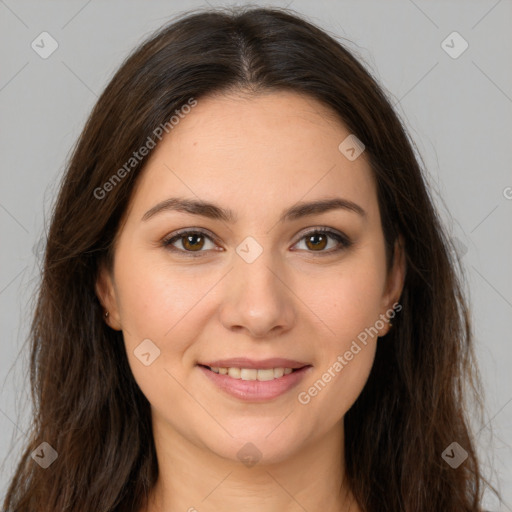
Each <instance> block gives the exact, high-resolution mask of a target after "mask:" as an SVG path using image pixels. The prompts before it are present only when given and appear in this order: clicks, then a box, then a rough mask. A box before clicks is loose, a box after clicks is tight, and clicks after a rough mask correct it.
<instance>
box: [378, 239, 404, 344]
mask: <svg viewBox="0 0 512 512" xmlns="http://www.w3.org/2000/svg"><path fill="white" fill-rule="evenodd" d="M406 272H407V268H406V263H405V242H404V238H403V236H402V235H401V234H400V235H398V237H397V239H396V241H395V245H394V248H393V264H392V265H391V269H390V271H389V273H388V277H387V281H386V288H385V292H384V295H383V296H382V309H381V314H383V315H385V314H386V311H389V310H392V309H393V304H395V303H397V302H398V300H399V298H400V296H401V295H402V290H403V287H404V282H405V274H406ZM387 331H389V324H388V326H387V327H386V328H385V331H384V332H383V333H382V334H381V336H383V335H384V334H387Z"/></svg>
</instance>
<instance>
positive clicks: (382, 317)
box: [96, 92, 404, 462]
mask: <svg viewBox="0 0 512 512" xmlns="http://www.w3.org/2000/svg"><path fill="white" fill-rule="evenodd" d="M349 135H350V132H349V131H347V129H346V128H345V127H344V126H343V124H342V123H341V122H339V121H337V120H335V119H334V118H333V116H332V113H331V112H330V111H328V110H326V108H325V107H324V106H322V104H320V103H318V102H317V101H316V100H314V99H312V98H309V97H305V96H301V95H298V94H294V93H290V92H272V93H267V94H262V95H257V96H241V95H240V96H239V95H229V96H217V97H208V98H200V99H199V100H198V102H197V105H196V106H195V107H194V108H193V109H192V110H191V111H190V113H188V114H187V115H186V116H183V117H182V118H181V119H180V121H179V123H178V124H177V125H175V126H174V128H173V129H172V130H171V131H170V133H169V135H167V136H166V137H165V138H163V139H162V141H161V142H160V143H159V144H158V145H157V146H156V148H155V149H153V150H152V153H151V155H150V158H149V160H148V162H147V164H146V167H145V168H144V171H143V172H142V174H141V176H140V177H139V181H138V183H137V187H136V189H135V190H134V193H133V196H132V199H131V202H130V206H129V208H128V210H127V212H126V216H125V222H124V223H123V225H122V227H121V230H120V232H119V233H118V237H117V239H116V245H115V257H114V266H113V271H112V274H109V273H108V272H107V271H106V270H102V272H101V274H100V275H99V278H98V281H97V287H96V290H97V294H98V297H99V298H100V300H101V302H102V304H103V305H104V306H105V308H106V309H107V310H108V311H109V313H110V314H109V317H108V319H107V321H108V323H109V325H110V327H111V328H113V329H121V330H122V331H123V336H124V341H125V346H126V351H127V355H128V360H129V364H130V367H131V370H132V372H133V375H134V378H135V380H136V381H137V383H138V385H139V387H140V389H141V390H142V392H143V393H144V395H145V396H146V397H147V399H148V400H149V402H150V404H151V408H152V415H153V422H154V428H156V427H157V428H159V429H160V430H161V432H167V433H168V434H169V437H172V438H176V437H180V438H182V439H185V440H186V441H187V442H189V443H191V444H192V445H194V446H196V447H198V448H199V449H201V450H203V451H204V452H208V453H209V454H216V455H219V456H221V457H224V458H227V459H232V460H234V461H237V460H239V459H240V455H239V454H238V452H239V450H240V449H241V448H242V447H243V446H244V445H246V443H249V442H250V443H252V444H253V445H254V446H255V447H257V449H258V450H259V452H260V453H261V457H262V458H263V460H264V461H268V462H277V461H280V460H284V459H285V458H287V457H290V456H292V455H293V454H295V453H297V452H298V451H299V450H301V448H303V447H304V446H306V445H307V444H309V443H312V442H314V441H315V440H316V439H320V438H321V437H322V436H325V435H327V434H328V433H329V432H332V431H333V429H341V428H342V420H343V416H344V414H345V413H346V412H347V410H348V409H349V408H350V407H351V405H352V404H353V403H354V401H355V400H356V399H357V397H358V395H359V394H360V392H361V391H362V388H363V387H364V384H365V382H366V380H367V378H368V375H369V372H370V369H371V366H372V363H373V360H374V355H375V349H376V343H377V342H378V341H377V340H378V336H383V335H385V333H386V332H387V330H388V323H387V319H388V318H389V315H390V311H391V312H392V309H391V308H392V306H393V303H395V302H396V301H397V299H398V297H399V296H400V292H401V288H402V284H403V274H404V268H403V256H402V254H401V251H400V249H399V247H397V248H396V250H397V251H398V252H397V253H396V257H395V264H394V266H393V268H392V269H391V270H390V271H389V272H387V269H386V257H385V244H384V237H383V232H382V227H381V219H380V216H379V209H378V202H377V194H376V187H375V183H374V181H373V177H372V173H371V170H370V167H369V166H368V164H367V162H366V159H365V153H364V152H363V153H362V154H361V155H360V156H359V157H358V158H356V159H355V160H353V159H349V158H347V157H346V156H345V154H343V153H342V152H341V150H340V149H339V145H340V143H341V142H342V141H343V140H344V139H345V138H346V137H347V136H349ZM171 198H174V199H181V200H186V201H189V205H188V207H185V206H181V207H179V208H178V209H176V208H172V207H171V206H170V205H172V204H174V206H175V207H176V205H177V203H176V202H174V203H172V202H169V201H168V200H170V199H171ZM329 200H337V201H338V202H337V203H335V202H332V203H330V208H329V207H326V204H327V201H329ZM166 201H167V208H166V207H164V206H162V205H165V204H166V203H165V202H166ZM320 201H323V202H324V203H323V204H324V206H323V207H322V206H321V204H320V206H318V205H317V206H316V207H315V206H311V207H309V208H308V207H304V206H305V204H306V203H315V202H320ZM192 202H197V203H199V202H203V203H211V204H213V205H215V207H216V208H214V207H211V206H210V207H204V206H203V207H202V208H200V207H199V206H198V205H196V206H195V207H193V205H192ZM156 205H160V206H159V207H157V208H156V209H155V206H156ZM290 209H293V210H291V212H289V214H288V215H285V212H287V211H288V210H290ZM223 210H225V211H224V215H222V214H221V213H219V212H222V211H223ZM148 212H149V213H148ZM194 212H195V213H194ZM228 213H230V214H231V216H229V215H228ZM369 332H370V333H371V335H369V334H368V333H369ZM364 333H366V337H365V335H364ZM365 338H366V339H365ZM363 340H365V341H363ZM381 342H384V341H381ZM232 358H233V359H240V358H247V359H248V360H249V361H231V362H229V361H228V362H221V363H220V364H219V363H217V361H219V360H225V359H232ZM274 358H280V359H286V360H287V361H263V360H270V359H274ZM208 363H211V364H210V365H209V364H208ZM202 365H205V366H214V367H221V368H226V367H231V368H232V369H231V370H228V374H227V375H225V374H224V373H225V372H226V370H223V369H216V368H214V370H210V369H207V368H206V367H205V366H202ZM268 367H270V368H268ZM295 367H296V368H295ZM233 368H234V369H233ZM238 368H243V370H238ZM257 368H260V369H261V370H265V371H258V370H257ZM272 368H274V370H272ZM279 368H281V369H279ZM282 368H294V371H292V372H291V373H289V370H283V369H282ZM217 371H218V372H219V373H216V372H217ZM240 376H242V378H241V379H240V378H237V377H240ZM246 379H249V380H246ZM252 379H256V380H252ZM267 379H271V380H267ZM270 433H271V435H270ZM251 449H253V448H251Z"/></svg>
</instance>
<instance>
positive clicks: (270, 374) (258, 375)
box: [210, 366, 293, 381]
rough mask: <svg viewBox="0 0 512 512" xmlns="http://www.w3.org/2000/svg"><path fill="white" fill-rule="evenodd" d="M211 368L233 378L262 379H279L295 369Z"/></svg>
mask: <svg viewBox="0 0 512 512" xmlns="http://www.w3.org/2000/svg"><path fill="white" fill-rule="evenodd" d="M210 370H211V371H212V372H215V373H220V374H221V375H228V376H229V377H231V378H233V379H242V380H260V381H266V380H273V379H279V378H280V377H282V376H283V375H289V374H290V373H292V371H293V370H292V368H265V369H261V370H258V369H257V368H234V367H232V368H219V367H217V366H213V367H211V368H210Z"/></svg>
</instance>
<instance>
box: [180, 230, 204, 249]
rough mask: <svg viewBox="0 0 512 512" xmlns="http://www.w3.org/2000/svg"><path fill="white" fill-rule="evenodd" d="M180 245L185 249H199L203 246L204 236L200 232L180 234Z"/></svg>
mask: <svg viewBox="0 0 512 512" xmlns="http://www.w3.org/2000/svg"><path fill="white" fill-rule="evenodd" d="M181 239H182V240H183V241H182V245H183V247H184V248H185V249H186V250H187V251H189V250H190V251H196V250H201V249H202V248H203V246H204V236H203V235H201V234H193V235H186V236H181Z"/></svg>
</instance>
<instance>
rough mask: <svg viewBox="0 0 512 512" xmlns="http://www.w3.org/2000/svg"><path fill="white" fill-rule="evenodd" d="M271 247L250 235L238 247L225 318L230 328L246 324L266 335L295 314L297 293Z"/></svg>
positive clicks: (252, 331) (254, 333) (283, 326)
mask: <svg viewBox="0 0 512 512" xmlns="http://www.w3.org/2000/svg"><path fill="white" fill-rule="evenodd" d="M284 280H285V279H284V272H283V268H282V267H281V265H280V263H279V262H278V261H277V260H276V258H275V257H274V254H273V252H272V251H271V250H270V248H265V249H264V248H263V246H262V245H261V244H260V243H258V242H257V241H256V240H255V239H254V238H251V237H248V238H247V239H245V240H244V241H243V242H242V243H240V244H239V245H238V247H237V248H236V254H234V257H233V269H232V271H231V272H229V275H228V283H227V286H226V293H225V296H224V298H223V304H222V311H221V319H222V322H223V324H224V326H225V327H226V328H229V329H232V328H237V329H240V328H245V329H247V330H248V331H249V332H250V335H251V336H254V337H260V336H265V335H266V334H267V333H268V332H270V331H271V330H273V329H276V327H280V328H281V329H288V328H289V327H290V326H291V323H292V321H293V318H294V306H293V299H292V296H293V294H290V292H289V290H287V287H286V285H285V283H284V282H283V281H284Z"/></svg>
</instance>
